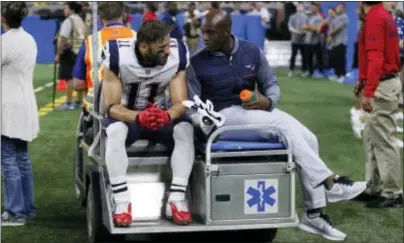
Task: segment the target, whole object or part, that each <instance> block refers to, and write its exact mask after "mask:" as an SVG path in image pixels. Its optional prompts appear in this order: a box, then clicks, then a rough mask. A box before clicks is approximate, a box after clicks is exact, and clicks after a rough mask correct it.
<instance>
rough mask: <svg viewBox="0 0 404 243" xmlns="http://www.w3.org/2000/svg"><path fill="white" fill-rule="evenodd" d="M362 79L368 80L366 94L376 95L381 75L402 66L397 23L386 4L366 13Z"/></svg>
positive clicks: (360, 76) (361, 57)
mask: <svg viewBox="0 0 404 243" xmlns="http://www.w3.org/2000/svg"><path fill="white" fill-rule="evenodd" d="M358 58H359V80H365V81H366V82H365V88H364V91H363V94H364V96H365V97H373V95H374V93H375V91H376V89H377V86H378V85H379V82H380V77H381V76H383V75H387V74H391V73H397V72H399V70H400V49H399V43H398V33H397V26H396V23H395V21H394V20H393V17H392V16H391V15H390V13H389V12H387V10H386V9H385V8H384V7H383V4H382V3H380V4H377V5H375V6H373V7H372V8H371V9H370V10H369V12H368V13H367V14H366V17H365V22H364V26H363V28H362V30H361V33H360V37H359V53H358Z"/></svg>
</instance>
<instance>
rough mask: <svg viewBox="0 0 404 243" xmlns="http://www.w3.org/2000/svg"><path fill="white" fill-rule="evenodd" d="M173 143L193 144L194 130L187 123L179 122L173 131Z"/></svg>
mask: <svg viewBox="0 0 404 243" xmlns="http://www.w3.org/2000/svg"><path fill="white" fill-rule="evenodd" d="M173 138H174V141H189V142H190V143H193V138H194V128H193V126H192V124H191V123H189V122H185V121H184V122H180V123H178V124H176V125H175V126H174V129H173Z"/></svg>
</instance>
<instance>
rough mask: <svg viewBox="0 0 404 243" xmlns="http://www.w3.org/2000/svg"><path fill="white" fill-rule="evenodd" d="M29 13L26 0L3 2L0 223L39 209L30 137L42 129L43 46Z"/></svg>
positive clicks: (21, 219) (19, 221) (21, 220)
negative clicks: (27, 22) (38, 77)
mask: <svg viewBox="0 0 404 243" xmlns="http://www.w3.org/2000/svg"><path fill="white" fill-rule="evenodd" d="M27 14H28V7H27V5H26V3H25V2H2V4H1V25H2V27H3V28H4V30H5V33H4V34H3V35H2V37H1V86H2V87H1V172H2V177H3V180H4V212H3V214H2V215H1V226H22V225H24V224H25V221H26V218H31V217H34V216H35V213H36V207H35V205H34V181H33V173H32V165H31V160H30V158H29V153H28V142H32V141H33V140H34V139H35V138H36V137H37V136H38V133H39V116H38V107H37V103H36V98H35V92H34V87H33V76H34V69H35V65H36V59H37V54H38V49H37V45H36V43H35V40H34V38H33V37H32V36H31V35H30V34H29V33H28V32H26V31H25V30H24V29H23V28H22V27H21V23H22V21H23V19H24V18H25V16H27Z"/></svg>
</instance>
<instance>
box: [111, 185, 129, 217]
mask: <svg viewBox="0 0 404 243" xmlns="http://www.w3.org/2000/svg"><path fill="white" fill-rule="evenodd" d="M110 180H111V188H112V194H113V196H114V200H115V204H116V209H115V213H125V212H128V205H129V203H130V197H129V191H128V186H127V184H126V180H125V177H120V178H119V177H118V178H111V179H110Z"/></svg>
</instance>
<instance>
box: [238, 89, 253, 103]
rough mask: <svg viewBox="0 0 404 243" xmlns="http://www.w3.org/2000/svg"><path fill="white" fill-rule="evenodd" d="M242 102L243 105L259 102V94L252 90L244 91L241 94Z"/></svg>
mask: <svg viewBox="0 0 404 243" xmlns="http://www.w3.org/2000/svg"><path fill="white" fill-rule="evenodd" d="M240 100H241V101H242V102H243V103H247V102H252V101H256V100H257V94H256V93H255V92H252V91H251V90H248V89H244V90H242V91H241V92H240Z"/></svg>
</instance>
